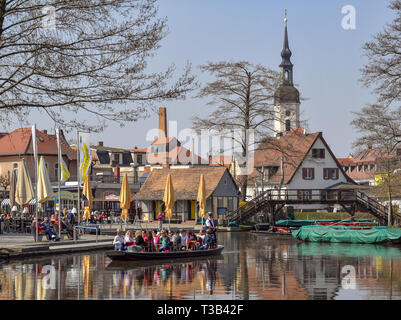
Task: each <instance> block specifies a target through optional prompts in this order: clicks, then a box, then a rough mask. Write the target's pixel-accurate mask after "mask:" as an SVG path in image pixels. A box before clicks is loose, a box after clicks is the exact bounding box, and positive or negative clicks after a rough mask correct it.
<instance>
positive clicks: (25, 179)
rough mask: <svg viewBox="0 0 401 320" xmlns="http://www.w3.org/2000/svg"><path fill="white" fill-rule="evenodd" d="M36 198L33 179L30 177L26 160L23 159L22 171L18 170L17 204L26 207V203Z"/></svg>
mask: <svg viewBox="0 0 401 320" xmlns="http://www.w3.org/2000/svg"><path fill="white" fill-rule="evenodd" d="M33 198H35V194H34V192H33V187H32V182H31V178H30V177H29V174H28V171H27V169H26V165H25V160H24V159H22V164H21V168H20V170H18V179H17V186H16V189H15V202H17V203H18V204H19V205H20V206H24V205H25V204H26V203H28V202H29V201H31V200H32V199H33Z"/></svg>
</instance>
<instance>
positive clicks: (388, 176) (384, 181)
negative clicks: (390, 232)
mask: <svg viewBox="0 0 401 320" xmlns="http://www.w3.org/2000/svg"><path fill="white" fill-rule="evenodd" d="M376 168H377V170H375V181H376V185H375V186H374V187H373V188H372V191H373V193H374V194H375V195H376V196H377V197H378V198H380V199H387V201H388V225H393V222H394V217H393V210H394V205H393V199H394V197H395V196H399V195H400V193H401V172H400V168H401V164H400V161H399V159H397V157H396V156H395V155H392V154H387V150H385V149H384V150H382V154H381V156H380V157H378V159H377V164H376Z"/></svg>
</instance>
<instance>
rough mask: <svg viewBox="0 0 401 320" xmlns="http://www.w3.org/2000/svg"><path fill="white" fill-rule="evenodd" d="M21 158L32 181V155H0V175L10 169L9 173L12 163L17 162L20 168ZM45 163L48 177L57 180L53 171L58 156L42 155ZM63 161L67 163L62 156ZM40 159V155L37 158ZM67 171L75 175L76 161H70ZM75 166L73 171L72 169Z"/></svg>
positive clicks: (53, 180) (33, 172)
mask: <svg viewBox="0 0 401 320" xmlns="http://www.w3.org/2000/svg"><path fill="white" fill-rule="evenodd" d="M22 159H25V165H26V168H27V170H28V173H29V176H30V178H31V180H32V183H34V181H35V167H34V160H33V156H22V155H21V156H6V157H0V175H7V173H8V171H10V174H11V172H12V170H13V165H14V163H18V169H20V168H21V165H22ZM44 159H45V163H46V164H47V168H48V172H49V178H50V181H51V182H57V180H58V179H57V175H56V172H55V165H56V163H57V162H58V157H57V156H44ZM63 159H64V162H65V163H67V165H68V162H69V161H68V158H67V157H65V156H64V157H63ZM38 160H40V155H39V159H38ZM70 167H72V168H69V171H70V174H71V176H76V161H75V160H74V161H71V164H70ZM74 168H75V171H74Z"/></svg>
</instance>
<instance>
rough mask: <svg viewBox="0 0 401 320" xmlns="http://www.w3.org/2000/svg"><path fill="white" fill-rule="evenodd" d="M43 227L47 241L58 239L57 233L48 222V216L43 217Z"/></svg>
mask: <svg viewBox="0 0 401 320" xmlns="http://www.w3.org/2000/svg"><path fill="white" fill-rule="evenodd" d="M42 225H43V229H44V230H45V234H46V236H47V239H48V240H49V241H58V240H60V238H59V237H58V235H57V232H56V231H55V230H54V229H53V225H52V224H51V223H50V221H49V218H48V217H45V219H44V221H43V223H42Z"/></svg>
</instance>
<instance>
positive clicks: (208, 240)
mask: <svg viewBox="0 0 401 320" xmlns="http://www.w3.org/2000/svg"><path fill="white" fill-rule="evenodd" d="M212 246H213V235H212V231H211V230H207V231H206V236H205V239H204V240H203V243H202V245H201V246H200V248H199V249H200V250H207V249H210V248H212Z"/></svg>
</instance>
